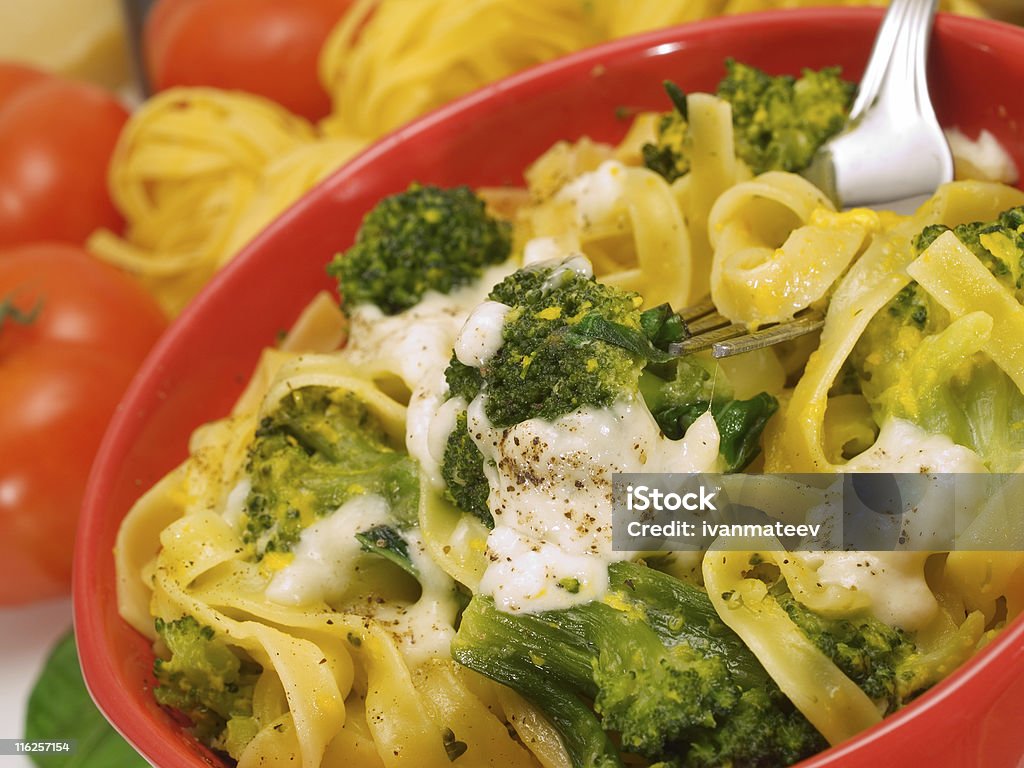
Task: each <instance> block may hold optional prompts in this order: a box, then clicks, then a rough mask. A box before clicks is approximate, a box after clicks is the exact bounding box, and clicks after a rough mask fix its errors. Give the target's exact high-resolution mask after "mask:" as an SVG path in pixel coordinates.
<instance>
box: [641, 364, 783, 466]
mask: <svg viewBox="0 0 1024 768" xmlns="http://www.w3.org/2000/svg"><path fill="white" fill-rule="evenodd" d="M640 391H641V392H642V393H643V396H644V400H645V402H646V403H647V407H648V408H649V409H650V411H651V414H652V415H653V416H654V420H655V421H656V422H657V423H658V426H659V427H660V428H661V431H662V432H663V433H664V434H665V436H666V437H668V438H669V439H672V440H680V439H682V438H683V436H684V435H685V434H686V430H688V429H689V428H690V426H691V425H692V424H693V422H695V421H696V420H697V419H698V418H699V417H700V416H701V415H703V414H704V413H707V412H708V411H709V410H710V411H711V415H712V417H713V418H714V420H715V424H716V425H717V426H718V432H719V435H720V438H721V443H720V446H719V455H720V456H721V459H722V465H723V467H722V468H723V471H725V472H740V471H742V470H743V469H744V468H746V467H747V466H748V465H749V464H750V462H751V461H753V460H754V458H755V457H756V456H757V455H758V453H759V452H760V450H761V445H760V438H761V433H762V432H763V431H764V428H765V426H766V425H767V424H768V420H769V419H770V418H771V417H772V415H773V414H774V413H775V411H777V410H778V407H779V402H778V400H776V399H775V398H774V397H773V396H771V395H769V394H767V393H766V392H761V393H760V394H757V395H755V396H754V397H752V398H750V399H749V400H737V399H735V398H734V397H733V396H732V387H731V386H730V384H729V382H728V380H726V378H725V375H724V374H723V373H721V372H719V373H718V374H717V375H716V376H712V373H711V371H709V370H708V369H707V368H706V367H705V365H704V364H702V361H701V360H700V359H699V358H696V357H693V356H690V357H683V358H680V359H679V360H677V361H675V362H674V363H673V364H671V365H667V366H666V365H660V366H649V367H648V368H647V369H646V370H645V371H644V374H643V376H642V377H641V379H640Z"/></svg>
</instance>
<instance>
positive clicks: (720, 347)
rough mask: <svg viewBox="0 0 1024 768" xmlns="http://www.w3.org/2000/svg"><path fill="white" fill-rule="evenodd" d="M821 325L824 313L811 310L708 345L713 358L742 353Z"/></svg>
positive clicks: (823, 322) (806, 331)
mask: <svg viewBox="0 0 1024 768" xmlns="http://www.w3.org/2000/svg"><path fill="white" fill-rule="evenodd" d="M823 325H825V315H824V314H823V313H821V312H819V311H817V310H812V311H810V312H807V313H806V314H803V315H801V316H800V317H797V318H794V319H793V320H790V321H788V322H785V323H777V324H776V325H773V326H770V327H769V328H764V329H762V330H759V331H752V332H750V333H745V334H743V335H742V336H735V337H732V338H729V339H725V340H722V341H715V342H713V343H712V344H711V345H710V349H711V355H712V357H715V358H721V357H732V356H733V355H742V354H743V353H744V352H752V351H753V350H755V349H764V348H765V347H770V346H772V345H773V344H779V343H781V342H783V341H789V340H790V339H795V338H797V337H798V336H803V335H805V334H808V333H811V332H812V331H816V330H818V329H819V328H821V327H822V326H823ZM707 335H710V334H707ZM684 343H685V342H684ZM704 348H705V349H707V348H708V347H704Z"/></svg>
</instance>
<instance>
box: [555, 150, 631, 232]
mask: <svg viewBox="0 0 1024 768" xmlns="http://www.w3.org/2000/svg"><path fill="white" fill-rule="evenodd" d="M625 179H626V166H624V165H623V164H622V163H620V162H618V161H617V160H606V161H605V162H603V163H601V165H599V166H598V168H597V170H595V171H591V172H589V173H584V174H583V175H581V176H578V177H577V178H575V179H573V180H572V181H571V182H569V183H568V184H566V185H565V186H564V187H562V188H561V189H560V190H559V191H558V194H557V195H556V196H555V199H556V200H559V201H571V202H572V203H573V204H574V205H575V208H576V226H577V227H578V228H579V229H580V230H587V229H589V228H590V227H591V226H592V225H593V224H594V223H595V222H599V221H604V220H606V219H608V218H609V217H610V216H612V215H613V214H614V213H615V212H616V209H618V208H619V207H620V206H621V205H622V197H623V189H624V188H623V184H624V182H625Z"/></svg>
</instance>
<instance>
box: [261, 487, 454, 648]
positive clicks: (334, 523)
mask: <svg viewBox="0 0 1024 768" xmlns="http://www.w3.org/2000/svg"><path fill="white" fill-rule="evenodd" d="M390 522H391V515H390V510H389V507H388V503H387V501H385V499H384V498H383V497H381V496H377V495H375V494H367V495H365V496H359V497H357V498H355V499H352V500H351V501H348V502H346V503H345V504H343V505H342V506H340V507H339V508H338V509H337V510H336V511H335V512H334V513H333V514H331V515H329V516H328V517H325V518H323V519H322V520H318V521H317V522H315V523H313V524H312V525H310V526H309V527H308V528H306V529H305V530H304V531H303V532H302V534H301V536H300V537H299V541H298V543H297V544H296V545H295V547H294V548H293V550H292V551H293V553H294V555H295V557H294V559H293V560H292V562H291V563H289V564H288V565H287V566H285V567H284V568H282V569H281V570H280V571H278V572H277V573H276V574H275V575H274V578H273V579H272V580H271V582H270V584H269V585H268V586H267V589H266V596H267V599H268V600H271V601H272V602H275V603H279V604H281V605H294V606H302V605H310V604H315V603H318V602H327V603H331V602H334V601H336V600H338V599H339V598H341V597H342V596H343V595H344V594H345V592H346V590H347V589H348V587H349V585H350V583H351V581H352V578H353V576H354V574H355V569H356V568H357V567H358V562H359V560H360V557H361V555H362V547H361V545H360V543H359V541H358V540H357V539H356V534H357V533H359V532H360V531H365V530H368V529H370V528H373V527H374V526H377V525H386V524H389V523H390ZM402 536H403V538H404V539H405V541H406V544H407V545H408V550H409V559H410V560H411V561H412V563H413V565H414V566H415V567H416V570H417V574H418V575H417V579H418V581H419V582H420V586H421V588H422V593H421V595H420V598H419V599H418V600H417V601H416V602H415V603H412V604H410V605H403V604H400V603H396V602H387V603H383V604H379V603H375V602H372V601H371V602H369V603H367V606H368V607H369V608H370V609H371V612H370V615H371V616H372V617H373V618H374V619H375V620H377V621H378V622H379V623H380V625H381V626H382V627H384V628H385V629H386V630H387V631H388V632H390V633H391V635H392V636H393V637H394V639H395V642H396V643H397V644H398V647H399V649H400V650H401V651H402V653H403V655H404V656H405V657H406V660H407V661H408V663H409V664H410V665H413V666H415V665H416V664H419V663H421V662H423V661H425V660H426V659H428V658H432V657H441V658H447V657H448V656H449V655H450V646H451V641H452V638H453V637H454V635H455V630H454V623H455V618H456V615H457V614H458V608H459V606H458V602H457V600H456V597H455V582H454V581H452V579H451V577H449V576H448V574H446V573H445V572H444V571H443V570H441V568H440V566H438V565H437V563H435V562H434V561H433V560H432V559H431V557H430V555H429V554H428V552H427V549H426V546H425V545H424V543H423V539H422V537H421V536H420V534H419V531H418V530H416V529H411V530H407V531H403V532H402Z"/></svg>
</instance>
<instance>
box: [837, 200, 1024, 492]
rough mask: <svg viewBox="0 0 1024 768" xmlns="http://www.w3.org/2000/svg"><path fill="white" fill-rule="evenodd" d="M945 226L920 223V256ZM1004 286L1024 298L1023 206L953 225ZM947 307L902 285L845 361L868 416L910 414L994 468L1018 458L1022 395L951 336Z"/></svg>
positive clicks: (1023, 436) (1023, 434)
mask: <svg viewBox="0 0 1024 768" xmlns="http://www.w3.org/2000/svg"><path fill="white" fill-rule="evenodd" d="M946 231H949V228H948V227H945V226H942V225H933V226H929V227H926V228H925V229H924V230H923V231H922V232H921V233H920V234H919V235H918V236H917V237H916V238H915V239H914V243H913V247H914V251H915V254H920V253H921V252H923V251H924V250H925V249H926V248H927V247H928V246H929V245H931V244H932V243H933V242H934V241H935V239H936V238H938V237H939V235H941V234H943V233H944V232H946ZM952 231H953V234H955V235H956V236H957V238H958V239H959V240H960V241H961V242H962V243H963V244H964V245H965V246H966V247H967V248H969V249H970V250H971V251H972V252H973V253H974V254H975V255H977V256H978V258H979V259H980V260H981V262H982V263H983V264H985V265H986V267H987V268H988V269H989V271H990V272H991V273H992V274H993V275H994V276H995V277H996V279H997V280H999V281H1000V282H1001V283H1002V284H1003V285H1004V286H1006V288H1007V290H1009V291H1011V292H1014V294H1015V295H1016V296H1017V298H1018V300H1024V290H1022V286H1024V207H1017V208H1012V209H1010V210H1008V211H1005V212H1003V213H1002V214H1000V215H999V216H998V217H997V219H996V220H995V221H991V222H972V223H968V224H962V225H960V226H957V227H954V228H953V230H952ZM949 327H950V316H949V313H948V312H947V311H946V310H945V309H944V308H943V307H942V306H941V305H940V304H938V302H936V301H934V300H933V299H932V298H931V297H930V296H928V294H927V293H925V291H924V290H923V289H922V288H921V287H920V286H919V285H918V284H917V283H916V282H911V283H909V284H908V285H907V286H906V287H905V288H904V289H903V290H902V291H900V292H899V293H898V294H897V295H896V296H895V297H894V298H893V299H892V300H891V301H890V302H889V304H888V305H887V306H886V307H885V309H883V311H881V312H879V313H878V314H877V315H875V317H874V318H872V320H871V322H870V323H869V324H868V326H867V328H866V329H865V331H864V333H863V335H862V336H861V338H860V340H859V341H858V342H857V346H856V347H855V348H854V351H853V355H852V356H851V362H852V364H853V368H854V370H855V371H856V373H857V376H858V379H859V382H860V388H861V392H862V393H863V394H864V396H865V397H866V398H867V400H868V402H869V403H870V404H871V406H872V410H873V412H874V415H875V420H876V421H877V422H878V423H879V424H882V423H884V422H885V421H886V420H887V419H889V418H901V419H906V420H909V421H911V422H913V423H915V424H917V425H918V426H919V427H921V428H922V429H924V430H925V431H927V432H930V433H932V434H944V435H947V436H948V437H950V438H951V439H952V440H953V441H954V442H956V443H958V444H960V445H964V446H967V447H968V448H971V449H973V450H974V451H976V452H977V453H978V455H979V456H981V458H982V460H983V461H984V462H985V463H986V465H987V466H988V467H989V469H991V470H992V471H994V472H1012V471H1014V470H1015V469H1016V468H1017V466H1018V465H1019V464H1020V462H1021V461H1022V460H1024V395H1022V394H1021V392H1020V390H1019V389H1018V388H1017V386H1016V385H1015V384H1014V383H1013V381H1012V380H1011V379H1010V377H1009V376H1007V375H1006V374H1005V373H1004V372H1003V371H1002V370H1001V369H1000V368H999V367H998V366H997V365H996V364H995V363H993V362H992V361H991V360H989V359H988V358H987V357H985V356H983V355H977V354H974V353H973V351H971V349H972V343H971V339H969V338H962V339H961V338H953V337H952V336H950V333H955V332H950V333H947V329H949Z"/></svg>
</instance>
